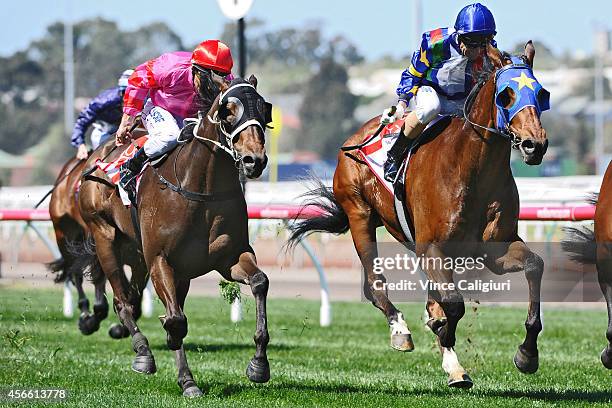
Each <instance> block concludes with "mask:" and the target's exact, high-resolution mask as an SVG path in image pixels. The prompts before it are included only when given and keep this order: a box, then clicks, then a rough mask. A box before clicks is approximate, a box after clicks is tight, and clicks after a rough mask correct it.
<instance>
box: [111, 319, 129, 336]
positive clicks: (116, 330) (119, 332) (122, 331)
mask: <svg viewBox="0 0 612 408" xmlns="http://www.w3.org/2000/svg"><path fill="white" fill-rule="evenodd" d="M108 335H109V336H111V337H112V338H113V339H117V340H119V339H124V338H126V337H128V336H129V335H130V331H129V330H128V329H127V327H125V326H124V325H122V324H120V323H115V324H113V325H112V326H111V327H110V329H108Z"/></svg>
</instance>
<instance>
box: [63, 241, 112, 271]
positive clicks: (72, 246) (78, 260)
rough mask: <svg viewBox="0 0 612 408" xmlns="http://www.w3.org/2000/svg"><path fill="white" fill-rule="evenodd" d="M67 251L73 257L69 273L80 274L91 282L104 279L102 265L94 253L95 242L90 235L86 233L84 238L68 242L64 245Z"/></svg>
mask: <svg viewBox="0 0 612 408" xmlns="http://www.w3.org/2000/svg"><path fill="white" fill-rule="evenodd" d="M66 246H67V249H68V252H69V253H70V255H71V256H72V257H74V260H75V261H74V262H73V263H72V265H70V268H69V273H71V274H72V275H73V276H74V274H82V275H83V276H84V277H85V278H88V279H89V280H90V281H92V282H93V283H98V282H100V280H101V279H104V272H103V271H102V266H101V265H100V261H99V260H98V256H97V255H96V244H95V242H94V240H93V238H92V236H91V235H89V234H88V235H86V236H85V238H84V239H82V240H77V241H71V242H68V244H67V245H66Z"/></svg>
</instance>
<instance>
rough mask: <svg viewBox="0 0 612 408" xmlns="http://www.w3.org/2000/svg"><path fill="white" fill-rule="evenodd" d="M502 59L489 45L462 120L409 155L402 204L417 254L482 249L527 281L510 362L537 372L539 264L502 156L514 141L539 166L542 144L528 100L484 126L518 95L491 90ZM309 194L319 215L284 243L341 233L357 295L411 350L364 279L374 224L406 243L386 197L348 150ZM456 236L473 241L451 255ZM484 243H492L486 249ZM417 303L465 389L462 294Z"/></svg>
mask: <svg viewBox="0 0 612 408" xmlns="http://www.w3.org/2000/svg"><path fill="white" fill-rule="evenodd" d="M534 56H535V48H534V47H533V44H532V43H531V42H529V43H527V45H526V47H525V55H524V56H522V60H523V62H524V64H527V66H528V69H531V67H533V58H534ZM509 57H510V56H508V55H507V54H502V53H501V52H500V51H499V50H497V49H495V48H493V47H492V46H489V47H488V50H487V58H485V67H486V69H485V72H484V74H483V76H482V77H481V78H480V81H479V83H478V85H477V86H476V87H475V88H474V90H473V91H472V94H471V95H470V97H468V100H470V99H471V98H472V97H473V98H474V99H473V103H472V105H471V109H467V112H465V114H466V118H468V117H469V119H470V123H468V121H466V120H463V119H461V118H452V119H450V120H449V121H448V122H447V125H446V127H445V128H444V129H443V130H442V131H441V133H439V134H438V135H437V136H436V137H435V138H433V139H431V140H429V141H426V142H424V143H423V144H422V145H421V146H419V147H418V149H417V150H416V151H415V152H414V153H413V155H412V159H411V161H410V166H409V167H408V169H407V174H406V185H405V197H406V202H405V204H406V208H407V210H408V214H409V218H410V221H411V224H412V225H410V229H411V233H412V236H413V237H415V242H416V244H415V246H414V250H415V253H416V255H417V256H419V257H427V258H442V259H444V258H446V257H448V256H450V257H455V256H482V255H484V254H486V255H485V259H486V261H485V265H486V266H487V268H489V269H490V270H491V271H492V272H493V273H495V274H505V273H508V272H523V273H524V274H525V277H526V278H527V281H528V283H529V309H528V313H527V320H526V322H525V327H526V329H527V334H526V337H525V340H524V342H523V343H522V344H521V345H520V346H519V347H518V351H517V353H516V355H515V357H514V363H515V365H516V367H517V368H518V369H519V370H520V371H521V372H524V373H533V372H535V371H536V370H537V369H538V348H537V337H538V334H539V332H540V331H541V329H542V323H541V321H540V303H539V294H540V283H541V277H542V273H543V267H544V265H543V261H542V259H541V258H540V257H539V256H538V255H536V254H535V253H533V252H532V251H531V250H530V249H529V248H528V247H527V245H525V243H524V242H523V240H522V239H521V238H520V237H519V235H518V227H517V226H518V215H519V196H518V191H517V188H516V183H515V181H514V178H513V176H512V172H511V169H510V153H511V149H512V148H513V147H514V148H516V149H518V150H520V152H521V154H522V156H523V160H524V161H525V162H526V163H527V164H530V165H535V164H540V163H541V161H542V158H543V156H544V154H545V152H546V148H547V145H548V141H547V139H546V132H545V130H544V129H543V128H542V125H541V123H540V119H539V111H538V110H536V108H535V107H534V106H527V107H525V108H524V109H522V110H521V111H520V112H519V113H517V114H516V115H515V116H514V118H513V119H512V120H511V122H510V123H509V127H508V128H507V129H506V131H505V132H504V133H500V132H499V131H497V130H496V129H492V128H495V126H496V123H497V122H496V115H497V111H498V106H499V105H501V106H502V108H504V109H507V108H509V107H511V106H513V104H514V102H515V101H516V99H517V97H518V95H516V94H515V92H514V91H513V90H512V89H510V88H509V87H507V88H504V89H496V75H495V73H496V71H497V70H500V69H501V68H502V67H504V66H507V65H510V64H511V60H510V58H509ZM523 66H524V65H523ZM517 75H518V74H517ZM534 82H535V81H534ZM529 88H531V87H529ZM531 89H533V88H531ZM535 89H536V91H537V90H538V89H539V88H535ZM532 97H538V98H540V97H541V98H545V99H546V100H545V101H542V102H543V104H544V103H546V104H547V98H548V93H547V92H546V91H544V92H542V93H541V95H535V92H533V93H532ZM378 123H379V118H378V117H376V118H373V119H371V120H370V121H369V122H367V123H366V124H365V125H364V126H363V127H362V128H361V129H360V130H358V131H357V133H355V134H354V135H353V136H351V137H350V138H349V139H348V140H347V141H346V142H345V144H344V146H354V145H357V144H359V143H360V142H362V141H363V140H364V138H365V137H366V135H370V134H372V133H374V131H375V130H376V128H377V126H378ZM308 195H310V196H311V197H312V198H313V199H314V200H313V201H312V202H310V203H307V204H314V205H319V206H320V207H322V209H323V210H324V212H326V213H327V214H326V215H323V216H321V217H317V218H314V219H310V220H304V221H301V222H296V223H295V224H293V226H292V236H291V238H290V241H289V243H290V244H291V243H295V242H296V241H297V240H298V239H300V238H301V237H302V236H304V235H305V234H308V233H310V232H314V231H326V232H332V233H344V232H346V231H347V230H350V232H351V235H352V238H353V242H354V244H355V248H356V250H357V253H358V255H359V258H360V260H361V263H362V265H363V269H364V274H365V279H364V294H365V296H366V297H367V298H368V299H369V300H370V301H371V302H372V303H373V304H374V306H376V307H377V308H378V309H380V310H381V311H382V312H383V313H384V315H385V317H386V318H387V321H388V324H389V326H390V329H391V346H392V347H393V348H395V349H398V350H401V351H411V350H412V349H413V348H414V346H413V343H412V338H411V333H410V330H409V329H408V327H407V324H406V322H405V321H404V318H403V315H402V313H401V312H400V311H399V310H398V309H397V308H396V307H395V306H394V305H393V304H392V303H391V301H390V300H389V299H388V297H387V294H386V292H385V291H384V290H377V289H375V286H374V285H373V284H374V282H375V281H376V280H377V279H379V277H378V275H376V274H375V273H374V272H373V262H374V259H375V258H376V257H377V256H378V252H377V248H376V245H375V244H376V228H377V227H379V226H384V227H385V228H386V229H387V230H388V231H389V232H390V233H391V235H392V236H393V237H394V238H395V239H397V240H398V241H400V242H402V241H406V238H405V237H404V234H403V232H402V229H401V226H400V224H399V222H398V221H397V218H396V214H395V211H394V206H393V196H392V195H391V194H390V193H389V192H388V190H387V189H386V188H385V187H384V186H383V185H382V184H381V183H380V182H379V181H378V180H377V178H376V177H375V176H374V174H373V173H372V172H371V171H370V169H369V168H368V166H367V165H366V164H365V163H364V162H363V161H361V160H360V159H358V158H357V157H356V156H354V155H353V154H351V153H350V152H340V153H339V154H338V166H337V168H336V171H335V174H334V181H333V192H332V191H329V189H328V188H326V187H325V186H323V185H320V186H319V188H318V189H315V190H314V191H312V192H311V193H310V194H307V196H308ZM457 242H466V243H476V244H477V246H476V248H477V250H475V251H476V253H461V254H458V253H457V251H456V248H457ZM490 242H496V243H498V244H496V245H494V246H485V243H490ZM453 244H454V245H453ZM434 263H435V262H434ZM426 266H427V267H426V268H425V273H426V275H427V278H428V279H429V280H430V281H432V282H436V283H451V282H453V281H452V273H453V270H451V269H445V268H440V265H439V264H437V265H426ZM447 287H448V286H447ZM426 310H427V312H428V314H429V321H428V322H427V325H428V326H429V328H430V329H431V330H432V331H433V332H434V334H436V335H437V340H438V344H439V346H440V350H441V353H442V358H443V360H442V368H443V369H444V370H445V371H446V373H447V374H448V376H449V379H448V384H449V385H450V386H453V387H465V388H469V387H471V386H472V381H471V379H470V378H469V376H468V375H467V373H466V371H465V370H464V369H463V367H461V365H460V364H459V361H458V358H457V355H456V353H455V351H454V346H455V330H456V328H457V323H458V322H459V320H460V319H461V318H462V316H463V315H464V313H465V306H464V302H463V297H462V295H461V294H460V293H459V292H458V291H457V290H440V291H430V292H429V299H428V302H427V306H426Z"/></svg>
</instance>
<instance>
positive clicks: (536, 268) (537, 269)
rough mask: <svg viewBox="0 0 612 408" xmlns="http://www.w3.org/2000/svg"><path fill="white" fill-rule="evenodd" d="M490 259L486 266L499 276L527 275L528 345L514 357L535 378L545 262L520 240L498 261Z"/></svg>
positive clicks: (522, 369)
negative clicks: (523, 273)
mask: <svg viewBox="0 0 612 408" xmlns="http://www.w3.org/2000/svg"><path fill="white" fill-rule="evenodd" d="M491 258H492V257H487V258H486V259H487V260H486V261H485V264H486V266H487V267H488V268H489V269H490V270H491V271H492V272H493V273H495V274H498V275H503V274H505V273H509V272H520V271H523V272H525V277H526V278H527V283H528V285H529V308H528V310H527V320H526V321H525V329H526V331H527V333H526V335H525V341H523V344H521V345H520V346H519V347H518V351H517V352H516V355H515V356H514V365H515V366H516V368H518V369H519V371H521V372H522V373H525V374H532V373H535V372H536V371H538V366H539V363H538V334H539V333H540V332H541V331H542V321H541V319H540V287H541V283H542V274H543V272H544V261H543V260H542V258H540V256H538V255H537V254H535V253H533V252H531V250H530V249H529V248H528V247H527V245H525V243H524V242H523V241H522V240H520V238H518V237H516V240H515V241H512V242H511V244H510V245H509V246H508V250H507V252H506V253H505V254H504V255H502V256H501V257H499V258H497V259H491Z"/></svg>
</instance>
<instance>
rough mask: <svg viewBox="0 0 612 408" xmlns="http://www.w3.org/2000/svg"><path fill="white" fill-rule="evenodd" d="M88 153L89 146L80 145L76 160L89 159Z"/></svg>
mask: <svg viewBox="0 0 612 408" xmlns="http://www.w3.org/2000/svg"><path fill="white" fill-rule="evenodd" d="M88 155H89V154H88V152H87V146H85V144H84V143H83V144H80V145H79V147H78V148H77V154H76V158H77V159H79V160H85V159H87V156H88Z"/></svg>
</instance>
